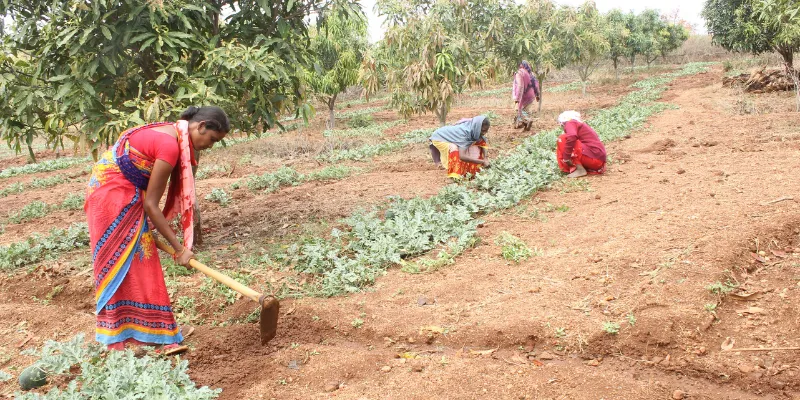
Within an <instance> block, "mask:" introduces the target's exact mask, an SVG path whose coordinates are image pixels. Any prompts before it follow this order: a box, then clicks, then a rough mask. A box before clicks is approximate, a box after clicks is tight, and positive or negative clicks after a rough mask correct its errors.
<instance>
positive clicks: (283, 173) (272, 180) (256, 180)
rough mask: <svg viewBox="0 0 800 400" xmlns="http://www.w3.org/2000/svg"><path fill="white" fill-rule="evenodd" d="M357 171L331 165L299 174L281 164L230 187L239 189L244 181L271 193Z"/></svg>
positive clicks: (252, 187) (257, 188)
mask: <svg viewBox="0 0 800 400" xmlns="http://www.w3.org/2000/svg"><path fill="white" fill-rule="evenodd" d="M357 171H358V169H357V168H353V167H348V166H346V165H333V166H329V167H325V168H323V169H321V170H319V171H314V172H311V173H308V174H301V173H299V172H297V171H296V170H295V169H293V168H291V167H287V166H282V167H280V168H278V170H277V171H275V172H268V173H265V174H263V175H252V176H249V177H247V178H244V179H243V180H242V181H239V182H236V183H234V184H233V185H231V189H239V188H240V187H241V186H242V183H243V182H244V184H246V185H247V187H248V188H249V189H250V190H254V191H264V192H267V193H271V192H274V191H276V190H278V189H280V188H281V187H284V186H297V185H299V184H301V183H305V182H310V181H326V180H338V179H344V178H346V177H348V176H350V175H351V174H352V173H354V172H357Z"/></svg>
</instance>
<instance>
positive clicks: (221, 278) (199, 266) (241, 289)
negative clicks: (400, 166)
mask: <svg viewBox="0 0 800 400" xmlns="http://www.w3.org/2000/svg"><path fill="white" fill-rule="evenodd" d="M155 242H156V246H157V247H158V248H159V249H161V250H163V251H166V252H167V253H169V254H170V255H175V249H173V248H172V246H170V245H168V244H166V243H164V242H162V241H161V240H158V239H156V241H155ZM189 265H190V266H191V267H192V268H194V269H196V270H198V271H200V272H202V273H203V274H205V275H206V276H208V277H209V278H211V279H213V280H215V281H217V282H219V283H221V284H223V285H225V286H227V287H229V288H231V289H232V290H234V291H236V292H238V293H241V295H242V296H245V297H247V298H249V299H250V300H253V301H255V302H256V303H259V300H260V299H261V293H258V292H256V291H255V290H253V289H250V288H249V287H247V286H245V285H242V284H241V283H239V282H238V281H236V280H234V279H233V278H231V277H229V276H228V275H225V274H223V273H222V272H219V271H217V270H215V269H213V268H211V267H208V266H206V265H205V264H203V263H201V262H200V261H197V260H195V259H191V260H189Z"/></svg>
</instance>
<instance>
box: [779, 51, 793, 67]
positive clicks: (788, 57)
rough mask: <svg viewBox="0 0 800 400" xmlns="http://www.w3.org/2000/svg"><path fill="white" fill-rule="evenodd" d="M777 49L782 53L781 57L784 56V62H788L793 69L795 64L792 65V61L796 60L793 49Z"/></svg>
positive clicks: (787, 64)
mask: <svg viewBox="0 0 800 400" xmlns="http://www.w3.org/2000/svg"><path fill="white" fill-rule="evenodd" d="M775 50H776V51H777V52H778V54H780V55H781V57H783V63H784V64H786V66H787V67H788V68H789V69H791V70H793V69H794V66H793V65H792V62H793V61H794V51H793V50H792V49H785V48H777V49H775Z"/></svg>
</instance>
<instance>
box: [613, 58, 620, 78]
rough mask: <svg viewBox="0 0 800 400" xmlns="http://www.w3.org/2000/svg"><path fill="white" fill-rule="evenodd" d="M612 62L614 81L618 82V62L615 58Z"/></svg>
mask: <svg viewBox="0 0 800 400" xmlns="http://www.w3.org/2000/svg"><path fill="white" fill-rule="evenodd" d="M612 61H613V62H614V79H616V80H619V68H618V67H619V61H617V59H616V58H614V59H613V60H612Z"/></svg>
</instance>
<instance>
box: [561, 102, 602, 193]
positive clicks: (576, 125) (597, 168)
mask: <svg viewBox="0 0 800 400" xmlns="http://www.w3.org/2000/svg"><path fill="white" fill-rule="evenodd" d="M558 123H559V124H561V127H562V128H564V134H563V135H561V136H559V137H558V143H557V144H556V158H557V159H558V168H560V169H561V170H562V171H564V172H566V173H568V174H569V175H567V177H569V178H577V177H580V176H584V175H587V174H591V175H598V174H602V173H603V172H605V170H606V148H605V146H603V142H602V141H600V137H599V136H598V135H597V132H595V131H594V129H592V127H591V126H589V125H587V124H586V123H585V122H583V121H582V120H581V114H580V113H579V112H577V111H573V110H570V111H564V112H563V113H561V115H559V116H558Z"/></svg>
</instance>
